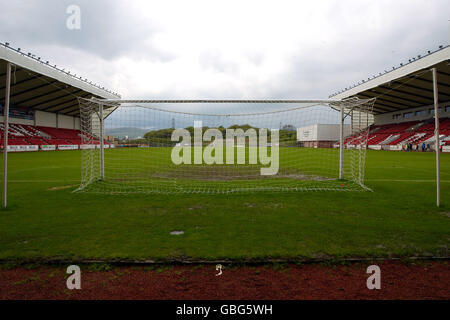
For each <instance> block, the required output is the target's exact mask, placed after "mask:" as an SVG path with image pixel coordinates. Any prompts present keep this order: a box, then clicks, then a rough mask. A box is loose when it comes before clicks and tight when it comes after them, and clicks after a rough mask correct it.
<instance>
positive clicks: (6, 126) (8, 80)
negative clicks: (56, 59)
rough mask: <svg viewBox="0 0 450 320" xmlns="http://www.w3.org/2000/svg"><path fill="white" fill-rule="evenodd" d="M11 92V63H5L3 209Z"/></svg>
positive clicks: (6, 187)
mask: <svg viewBox="0 0 450 320" xmlns="http://www.w3.org/2000/svg"><path fill="white" fill-rule="evenodd" d="M10 92H11V63H10V62H7V63H6V87H5V108H4V109H3V208H6V205H7V202H8V201H7V195H8V130H9V95H10Z"/></svg>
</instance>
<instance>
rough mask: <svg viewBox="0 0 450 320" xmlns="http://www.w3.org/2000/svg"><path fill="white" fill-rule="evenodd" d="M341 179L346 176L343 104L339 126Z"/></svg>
mask: <svg viewBox="0 0 450 320" xmlns="http://www.w3.org/2000/svg"><path fill="white" fill-rule="evenodd" d="M339 129H340V130H339V133H340V134H339V179H343V178H344V106H341V124H340V128H339Z"/></svg>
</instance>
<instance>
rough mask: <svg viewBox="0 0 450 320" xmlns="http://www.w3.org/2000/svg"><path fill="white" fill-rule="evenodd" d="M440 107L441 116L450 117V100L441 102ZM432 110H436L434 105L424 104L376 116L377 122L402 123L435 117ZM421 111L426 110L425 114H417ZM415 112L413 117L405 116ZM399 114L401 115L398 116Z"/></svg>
mask: <svg viewBox="0 0 450 320" xmlns="http://www.w3.org/2000/svg"><path fill="white" fill-rule="evenodd" d="M439 108H441V112H439V117H440V118H446V117H450V102H447V103H441V104H439ZM430 110H433V112H434V105H430V106H423V107H418V108H412V109H407V110H402V111H396V112H389V113H384V114H380V115H376V116H375V119H374V120H375V124H388V123H402V122H408V121H423V120H427V119H430V118H433V117H434V113H431V112H430ZM420 111H426V112H425V114H423V115H420V114H416V113H417V112H420ZM410 112H413V115H412V117H410V118H405V114H406V113H410ZM398 115H399V116H398Z"/></svg>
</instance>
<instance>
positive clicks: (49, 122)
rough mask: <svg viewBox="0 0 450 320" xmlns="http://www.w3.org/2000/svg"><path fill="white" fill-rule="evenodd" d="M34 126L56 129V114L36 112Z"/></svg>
mask: <svg viewBox="0 0 450 320" xmlns="http://www.w3.org/2000/svg"><path fill="white" fill-rule="evenodd" d="M35 118H36V125H37V126H43V127H53V128H56V127H57V126H56V113H51V112H45V111H36V113H35Z"/></svg>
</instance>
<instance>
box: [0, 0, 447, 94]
mask: <svg viewBox="0 0 450 320" xmlns="http://www.w3.org/2000/svg"><path fill="white" fill-rule="evenodd" d="M72 4H74V5H78V6H79V8H80V9H81V29H79V30H76V29H75V30H70V29H68V28H67V27H66V20H67V18H68V17H69V14H67V13H66V9H67V7H68V6H69V5H72ZM449 19H450V1H448V0H435V1H430V0H420V1H416V0H405V1H403V0H395V1H394V0H386V1H363V0H355V1H352V0H345V1H343V0H338V1H320V0H314V1H300V0H297V1H283V0H277V1H263V0H257V1H249V0H245V1H244V0H240V1H234V0H226V1H225V0H222V1H214V0H207V1H196V0H189V1H186V0H184V1H171V0H165V1H148V0H146V1H135V0H123V1H94V0H82V1H75V0H72V1H62V0H40V1H32V0H26V1H25V0H23V1H21V0H14V1H8V2H6V1H5V5H4V6H2V9H1V10H0V40H1V41H2V42H6V41H7V42H9V43H10V45H11V46H13V47H20V48H22V51H25V52H32V53H35V54H36V55H38V56H41V57H42V58H43V59H44V60H49V61H50V62H51V63H52V64H57V65H58V66H60V67H64V68H66V69H68V70H71V71H73V72H74V73H76V74H77V75H82V76H83V77H87V78H88V79H89V80H91V81H93V82H96V83H98V84H101V85H102V86H105V87H107V88H110V89H112V90H114V91H116V92H119V93H120V94H122V96H123V97H125V98H149V99H153V98H169V99H170V98H233V99H245V98H256V99H258V98H259V99H262V98H297V99H324V98H327V97H328V95H329V94H331V93H334V92H335V91H336V90H339V89H342V88H344V87H346V86H349V85H351V84H353V83H355V82H357V81H359V80H361V79H366V78H367V77H368V76H371V75H373V74H376V73H378V72H380V71H383V70H384V69H387V68H390V67H392V66H393V65H399V63H400V62H405V61H407V60H408V58H411V57H413V56H417V55H418V54H424V53H425V52H426V51H427V50H434V49H436V48H437V47H438V46H439V45H447V44H448V43H449V22H448V20H449Z"/></svg>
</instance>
